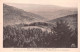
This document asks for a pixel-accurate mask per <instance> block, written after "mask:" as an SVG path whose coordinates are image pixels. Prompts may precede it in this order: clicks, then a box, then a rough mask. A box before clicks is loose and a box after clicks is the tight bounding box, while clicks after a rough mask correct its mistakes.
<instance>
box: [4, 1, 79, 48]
mask: <svg viewBox="0 0 80 52" xmlns="http://www.w3.org/2000/svg"><path fill="white" fill-rule="evenodd" d="M77 2H78V1H77V0H5V1H4V2H3V48H78V4H77Z"/></svg>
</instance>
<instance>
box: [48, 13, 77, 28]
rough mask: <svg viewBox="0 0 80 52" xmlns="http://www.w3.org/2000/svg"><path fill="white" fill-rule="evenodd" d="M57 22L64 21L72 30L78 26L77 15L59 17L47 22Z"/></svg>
mask: <svg viewBox="0 0 80 52" xmlns="http://www.w3.org/2000/svg"><path fill="white" fill-rule="evenodd" d="M59 20H63V21H66V22H67V23H68V25H69V26H70V27H71V28H72V29H74V28H77V25H78V15H77V14H72V15H67V16H64V17H60V18H57V19H53V20H50V21H48V22H50V23H55V22H57V21H59Z"/></svg>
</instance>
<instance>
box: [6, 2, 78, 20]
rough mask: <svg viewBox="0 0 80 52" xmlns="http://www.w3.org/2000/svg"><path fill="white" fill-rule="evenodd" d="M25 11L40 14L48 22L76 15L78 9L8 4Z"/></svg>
mask: <svg viewBox="0 0 80 52" xmlns="http://www.w3.org/2000/svg"><path fill="white" fill-rule="evenodd" d="M7 4H8V5H11V6H14V7H16V8H19V9H23V10H24V11H27V12H31V13H34V14H38V15H40V16H43V17H44V18H47V19H48V20H51V19H56V18H59V17H63V16H67V15H71V14H76V13H77V8H67V7H60V6H55V5H40V4H20V3H7Z"/></svg>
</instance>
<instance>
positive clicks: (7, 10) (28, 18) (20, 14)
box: [3, 4, 45, 26]
mask: <svg viewBox="0 0 80 52" xmlns="http://www.w3.org/2000/svg"><path fill="white" fill-rule="evenodd" d="M35 21H36V22H37V21H45V18H44V17H42V16H40V15H37V14H33V13H30V12H25V11H24V10H22V9H18V8H16V7H13V6H9V5H6V4H3V24H4V26H6V25H14V24H20V23H30V22H35Z"/></svg>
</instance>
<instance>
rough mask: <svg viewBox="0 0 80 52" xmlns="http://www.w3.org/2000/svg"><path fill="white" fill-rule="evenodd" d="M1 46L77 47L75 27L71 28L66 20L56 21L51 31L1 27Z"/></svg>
mask: <svg viewBox="0 0 80 52" xmlns="http://www.w3.org/2000/svg"><path fill="white" fill-rule="evenodd" d="M3 29H4V32H3V47H19V48H21V47H25V48H26V47H27V48H29V47H53V48H54V47H55V48H68V47H71V45H72V44H75V46H74V47H77V29H75V30H72V29H71V28H70V26H69V25H68V23H67V22H65V21H62V20H61V21H57V22H56V24H55V25H54V27H53V28H51V30H52V31H51V32H48V31H42V30H41V29H38V28H33V29H30V28H29V29H26V30H25V29H22V28H15V27H11V26H6V27H3Z"/></svg>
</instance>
